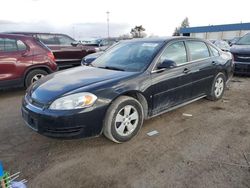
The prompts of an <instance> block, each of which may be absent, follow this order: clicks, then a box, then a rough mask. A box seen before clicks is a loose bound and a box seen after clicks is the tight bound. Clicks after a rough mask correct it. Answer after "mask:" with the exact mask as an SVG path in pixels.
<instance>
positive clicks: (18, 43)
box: [17, 40, 27, 51]
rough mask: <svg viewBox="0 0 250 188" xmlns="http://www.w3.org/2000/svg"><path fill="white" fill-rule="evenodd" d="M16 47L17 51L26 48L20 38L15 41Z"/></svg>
mask: <svg viewBox="0 0 250 188" xmlns="http://www.w3.org/2000/svg"><path fill="white" fill-rule="evenodd" d="M17 48H18V50H19V51H23V50H26V48H27V47H26V45H25V44H24V43H23V42H22V41H21V40H18V41H17Z"/></svg>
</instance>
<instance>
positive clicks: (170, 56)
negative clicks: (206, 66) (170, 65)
mask: <svg viewBox="0 0 250 188" xmlns="http://www.w3.org/2000/svg"><path fill="white" fill-rule="evenodd" d="M165 60H172V61H174V62H175V63H176V64H177V65H181V64H183V63H186V62H187V52H186V48H185V45H184V43H183V42H176V43H174V44H171V45H169V46H168V47H167V48H166V49H165V50H164V52H163V54H162V56H161V57H160V62H159V63H162V62H163V61H165Z"/></svg>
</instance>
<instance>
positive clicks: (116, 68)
mask: <svg viewBox="0 0 250 188" xmlns="http://www.w3.org/2000/svg"><path fill="white" fill-rule="evenodd" d="M99 68H102V69H109V70H118V71H125V70H124V69H121V68H118V67H112V66H105V67H99Z"/></svg>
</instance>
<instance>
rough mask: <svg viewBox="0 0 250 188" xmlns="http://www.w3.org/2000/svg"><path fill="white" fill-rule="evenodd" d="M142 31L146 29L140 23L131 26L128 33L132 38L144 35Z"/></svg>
mask: <svg viewBox="0 0 250 188" xmlns="http://www.w3.org/2000/svg"><path fill="white" fill-rule="evenodd" d="M144 31H146V29H145V28H144V27H143V26H142V25H140V26H135V27H134V28H132V29H131V31H130V33H131V35H132V36H133V38H143V37H145V36H146V34H145V33H144Z"/></svg>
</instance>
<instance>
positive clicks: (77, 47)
mask: <svg viewBox="0 0 250 188" xmlns="http://www.w3.org/2000/svg"><path fill="white" fill-rule="evenodd" d="M8 34H21V35H29V36H32V37H34V38H36V39H37V40H39V41H41V42H42V43H43V44H45V45H46V46H47V47H48V48H49V49H50V50H51V51H52V52H53V54H54V55H55V58H56V63H57V66H58V67H59V68H69V67H73V66H78V65H80V64H81V60H82V58H83V57H85V56H86V55H88V54H91V53H95V52H97V51H99V47H96V46H86V45H82V44H80V42H78V41H76V40H75V39H73V38H71V37H70V36H68V35H65V34H59V33H36V32H8Z"/></svg>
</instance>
